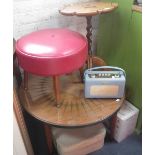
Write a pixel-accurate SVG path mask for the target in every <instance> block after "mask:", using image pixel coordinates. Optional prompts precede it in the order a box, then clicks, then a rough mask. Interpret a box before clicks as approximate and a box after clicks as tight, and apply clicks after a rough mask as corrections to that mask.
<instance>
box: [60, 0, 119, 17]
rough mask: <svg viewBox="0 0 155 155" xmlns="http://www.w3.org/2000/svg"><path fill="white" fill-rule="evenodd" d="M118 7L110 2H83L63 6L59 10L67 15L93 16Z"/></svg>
mask: <svg viewBox="0 0 155 155" xmlns="http://www.w3.org/2000/svg"><path fill="white" fill-rule="evenodd" d="M117 7H118V4H117V3H112V2H84V3H77V4H71V5H68V6H64V7H63V8H62V9H60V10H59V12H60V13H61V14H63V15H68V16H73V15H77V16H95V15H98V14H102V13H108V12H111V11H113V10H115V9H116V8H117Z"/></svg>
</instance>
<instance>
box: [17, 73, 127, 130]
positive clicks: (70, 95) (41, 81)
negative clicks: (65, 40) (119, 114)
mask: <svg viewBox="0 0 155 155" xmlns="http://www.w3.org/2000/svg"><path fill="white" fill-rule="evenodd" d="M28 87H29V89H28V90H24V89H23V87H22V86H21V88H20V91H19V94H20V98H21V100H22V104H23V106H24V108H25V109H26V110H27V111H28V113H30V114H31V115H32V116H34V117H35V118H37V119H38V120H40V121H42V122H45V123H48V124H51V125H55V126H59V127H78V126H86V125H91V124H95V123H98V122H101V121H104V120H105V119H106V118H108V117H110V116H111V115H113V114H114V113H115V112H116V111H117V110H118V109H119V108H120V107H121V105H122V103H123V100H124V98H122V99H118V100H117V99H85V98H84V84H83V83H81V79H80V75H77V74H71V75H67V76H62V77H60V93H61V101H60V107H59V108H58V107H56V104H55V103H56V99H55V97H54V96H55V95H54V91H53V89H52V80H51V77H38V76H32V75H31V76H30V77H29V86H28Z"/></svg>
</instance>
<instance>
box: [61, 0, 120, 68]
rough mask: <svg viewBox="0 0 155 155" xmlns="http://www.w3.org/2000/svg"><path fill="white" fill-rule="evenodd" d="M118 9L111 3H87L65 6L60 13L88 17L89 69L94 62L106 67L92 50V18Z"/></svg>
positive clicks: (115, 4) (116, 5)
mask: <svg viewBox="0 0 155 155" xmlns="http://www.w3.org/2000/svg"><path fill="white" fill-rule="evenodd" d="M117 7H118V4H117V3H110V2H86V3H77V4H71V5H68V6H65V7H64V8H62V9H60V10H59V12H60V13H61V14H62V15H66V16H74V15H76V16H80V17H81V16H82V17H86V20H87V27H86V30H87V34H86V37H87V40H88V50H89V58H88V68H91V67H92V66H93V63H94V62H96V61H97V62H98V61H100V62H98V64H102V65H104V64H105V62H104V61H103V60H102V59H100V58H98V57H94V56H93V53H92V49H91V44H92V40H91V37H92V23H91V19H92V16H95V15H99V14H104V13H109V12H111V11H113V10H115V9H116V8H117Z"/></svg>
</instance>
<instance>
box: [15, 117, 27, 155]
mask: <svg viewBox="0 0 155 155" xmlns="http://www.w3.org/2000/svg"><path fill="white" fill-rule="evenodd" d="M13 137H14V138H13V154H14V155H27V152H26V148H25V145H24V142H23V138H22V135H21V132H20V129H19V126H18V123H17V119H16V116H15V114H13Z"/></svg>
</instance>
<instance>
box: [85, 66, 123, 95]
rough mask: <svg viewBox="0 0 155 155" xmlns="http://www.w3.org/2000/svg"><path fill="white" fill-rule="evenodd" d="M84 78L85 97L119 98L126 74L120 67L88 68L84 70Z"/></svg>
mask: <svg viewBox="0 0 155 155" xmlns="http://www.w3.org/2000/svg"><path fill="white" fill-rule="evenodd" d="M103 69H106V70H103ZM107 69H108V70H107ZM84 78H85V79H84V81H85V98H121V97H123V95H124V89H125V82H126V74H125V71H124V70H123V69H121V68H118V67H113V66H101V67H94V68H90V69H87V70H86V71H85V73H84Z"/></svg>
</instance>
